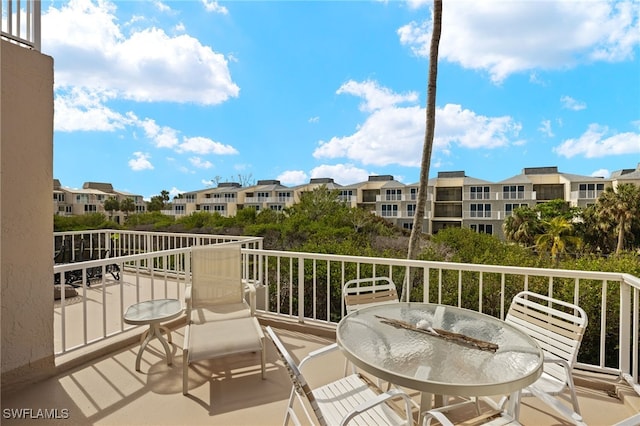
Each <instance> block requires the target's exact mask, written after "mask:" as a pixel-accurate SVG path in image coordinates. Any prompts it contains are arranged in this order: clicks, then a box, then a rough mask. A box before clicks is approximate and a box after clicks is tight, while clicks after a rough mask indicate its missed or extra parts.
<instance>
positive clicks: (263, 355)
mask: <svg viewBox="0 0 640 426" xmlns="http://www.w3.org/2000/svg"><path fill="white" fill-rule="evenodd" d="M265 340H266V337H264V336H262V339H261V342H262V349H261V350H260V362H261V363H262V380H264V379H265V378H266V377H265V374H266V364H267V351H266V345H265Z"/></svg>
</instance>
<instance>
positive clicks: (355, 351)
mask: <svg viewBox="0 0 640 426" xmlns="http://www.w3.org/2000/svg"><path fill="white" fill-rule="evenodd" d="M376 316H383V317H387V318H391V319H396V320H401V321H404V322H407V323H409V324H411V325H414V326H415V325H416V324H417V323H418V322H419V321H421V320H426V321H427V322H428V323H429V324H430V325H431V327H433V328H436V329H442V330H446V331H450V332H454V333H460V334H463V335H465V336H469V337H473V338H476V339H480V340H483V341H486V342H491V343H495V344H497V345H498V349H497V351H495V352H491V351H483V350H479V349H477V348H475V347H469V346H466V345H463V344H460V343H456V342H452V341H447V340H445V339H443V338H440V337H436V336H431V335H427V334H424V333H420V332H416V331H412V330H407V329H402V328H396V327H393V326H391V325H388V324H384V323H382V322H381V319H379V318H377V317H376ZM336 338H337V341H338V344H339V346H340V347H341V349H342V350H343V352H344V353H345V355H346V356H347V358H349V359H350V360H351V361H352V362H353V363H354V364H356V365H357V366H359V367H362V368H363V369H365V371H369V372H370V373H373V374H374V375H376V376H378V377H382V378H385V379H390V378H391V379H395V383H398V384H400V385H404V386H408V387H411V388H413V389H417V390H422V391H426V392H433V393H442V394H449V395H455V394H457V395H463V396H471V395H494V394H497V393H501V392H512V391H514V390H518V389H521V388H524V387H526V386H528V385H529V384H531V383H533V382H534V381H535V380H536V379H537V378H538V377H539V376H540V374H541V371H542V359H543V354H542V351H541V349H540V347H539V346H538V344H537V343H536V342H535V341H534V340H533V339H531V338H530V337H529V336H527V335H526V334H525V333H523V332H521V331H520V330H518V329H516V328H515V327H513V326H511V325H510V324H507V323H505V322H504V321H501V320H499V319H497V318H494V317H491V316H489V315H485V314H481V313H478V312H475V311H471V310H467V309H461V308H457V307H453V306H446V305H437V304H423V303H392V304H385V305H377V306H372V307H367V308H363V309H360V310H358V311H355V312H353V313H351V314H349V315H347V316H345V317H344V318H343V319H342V321H340V323H339V324H338V327H337V330H336ZM439 385H442V386H439ZM450 386H453V387H454V388H456V393H454V392H452V391H451V389H450ZM465 388H467V389H465ZM445 391H446V392H445ZM497 391H500V392H497ZM493 392H496V393H493Z"/></svg>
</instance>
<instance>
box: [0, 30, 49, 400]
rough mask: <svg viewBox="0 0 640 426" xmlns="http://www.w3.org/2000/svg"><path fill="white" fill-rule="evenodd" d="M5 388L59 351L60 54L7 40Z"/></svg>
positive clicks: (1, 148) (0, 77)
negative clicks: (56, 155)
mask: <svg viewBox="0 0 640 426" xmlns="http://www.w3.org/2000/svg"><path fill="white" fill-rule="evenodd" d="M0 86H1V89H2V92H1V95H0V129H1V130H0V266H1V267H0V282H1V284H2V287H1V293H0V303H1V304H2V312H1V317H0V326H1V338H2V340H1V345H0V347H1V351H2V353H1V355H2V358H0V360H1V367H2V387H3V391H4V390H5V389H4V388H5V386H6V385H10V384H13V383H15V382H19V381H29V380H32V379H33V378H37V377H38V376H43V375H46V374H48V373H49V371H50V370H51V369H52V368H53V365H54V357H53V351H54V349H53V348H54V346H53V281H52V280H53V278H52V268H53V248H52V232H53V201H52V195H51V194H52V190H53V58H51V57H49V56H45V55H43V54H41V53H39V52H36V51H33V50H30V49H27V48H24V47H20V46H17V45H14V44H11V43H9V42H6V41H0Z"/></svg>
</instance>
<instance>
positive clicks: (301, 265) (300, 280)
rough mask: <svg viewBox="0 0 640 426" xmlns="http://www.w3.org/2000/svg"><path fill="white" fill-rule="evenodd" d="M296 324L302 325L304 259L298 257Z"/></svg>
mask: <svg viewBox="0 0 640 426" xmlns="http://www.w3.org/2000/svg"><path fill="white" fill-rule="evenodd" d="M298 322H299V323H304V258H302V257H298Z"/></svg>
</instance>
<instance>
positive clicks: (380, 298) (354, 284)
mask: <svg viewBox="0 0 640 426" xmlns="http://www.w3.org/2000/svg"><path fill="white" fill-rule="evenodd" d="M342 297H343V299H344V305H345V308H346V311H347V314H349V313H351V312H353V311H356V310H358V309H360V308H362V307H364V306H370V305H373V304H375V305H378V304H382V303H394V302H398V290H397V287H396V285H395V284H394V283H393V281H391V279H390V278H387V277H374V278H359V279H355V280H351V281H347V282H346V283H345V284H344V286H343V287H342Z"/></svg>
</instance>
